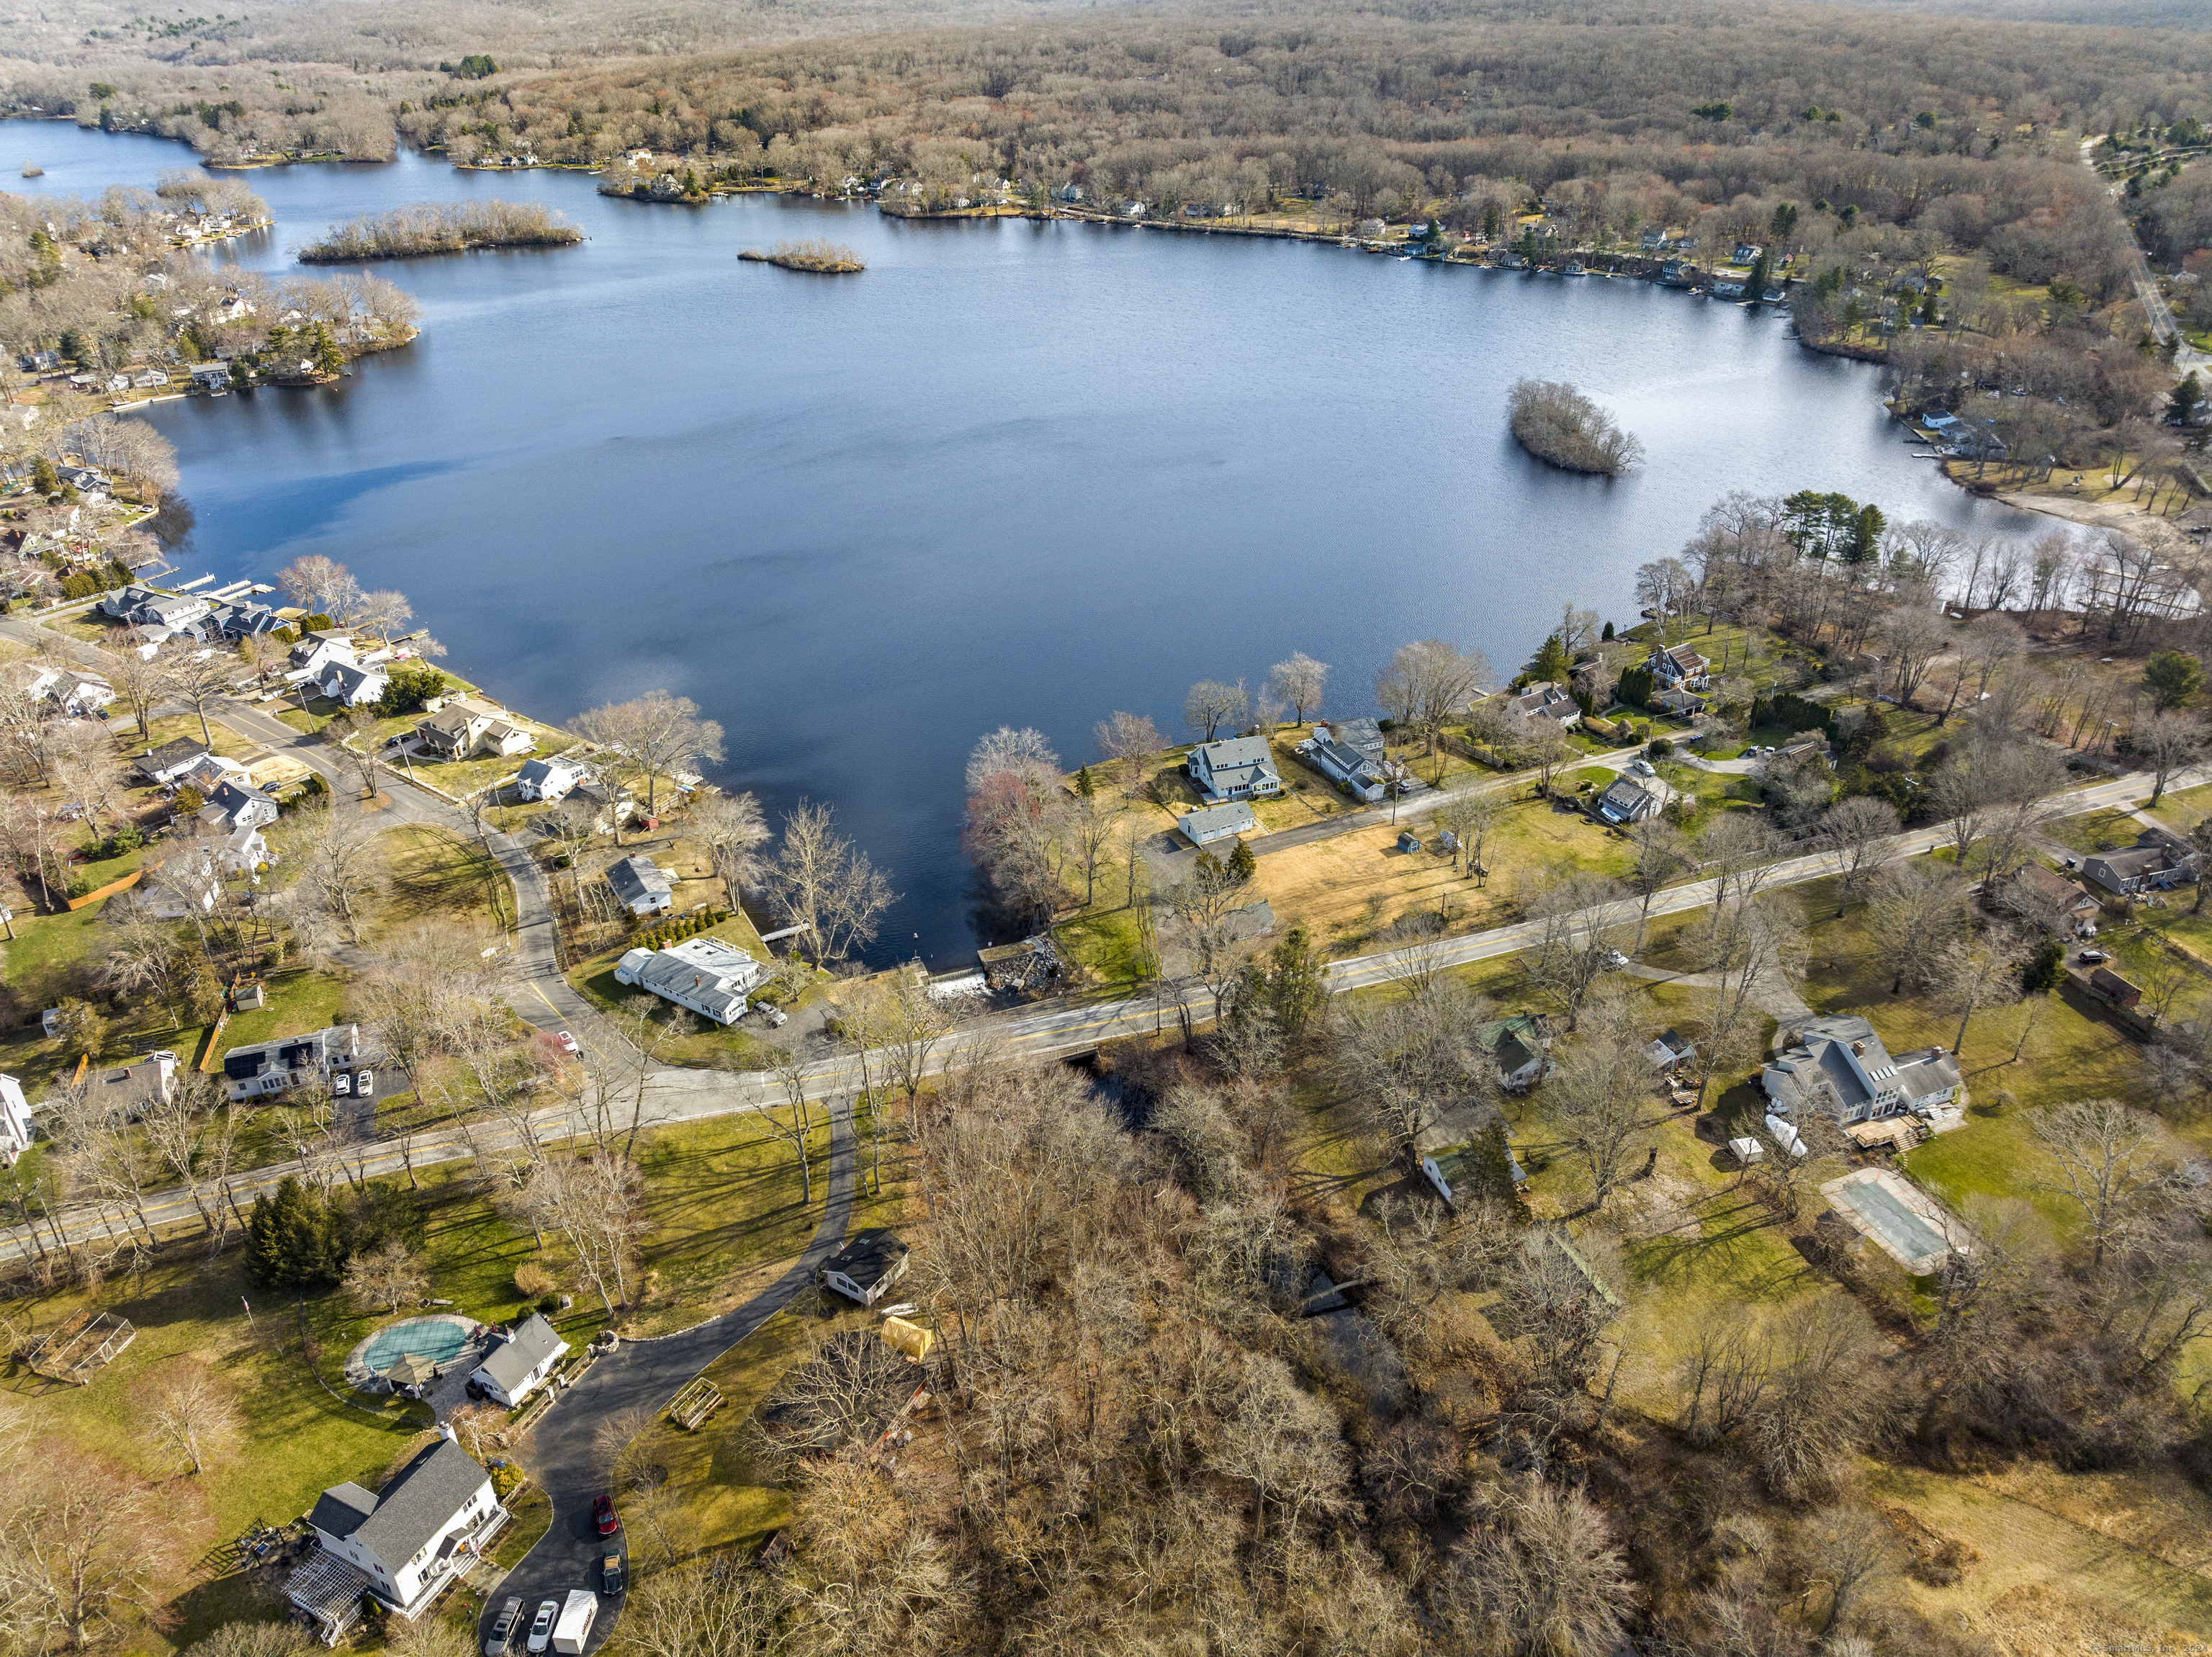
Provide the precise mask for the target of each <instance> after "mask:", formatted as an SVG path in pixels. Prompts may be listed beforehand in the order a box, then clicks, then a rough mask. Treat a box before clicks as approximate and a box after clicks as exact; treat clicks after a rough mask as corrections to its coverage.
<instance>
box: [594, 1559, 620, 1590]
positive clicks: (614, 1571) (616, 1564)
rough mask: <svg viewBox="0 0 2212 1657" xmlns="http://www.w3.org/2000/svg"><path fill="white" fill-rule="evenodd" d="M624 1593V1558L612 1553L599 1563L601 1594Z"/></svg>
mask: <svg viewBox="0 0 2212 1657" xmlns="http://www.w3.org/2000/svg"><path fill="white" fill-rule="evenodd" d="M622 1591H623V1556H621V1555H620V1554H618V1553H611V1554H609V1555H608V1556H606V1557H605V1558H604V1559H602V1560H600V1561H599V1592H600V1593H621V1592H622Z"/></svg>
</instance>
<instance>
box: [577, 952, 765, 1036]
mask: <svg viewBox="0 0 2212 1657" xmlns="http://www.w3.org/2000/svg"><path fill="white" fill-rule="evenodd" d="M767 976H768V968H767V967H766V966H763V965H762V964H761V963H760V962H758V961H757V960H755V959H753V958H752V957H751V956H750V955H748V954H747V953H745V952H744V950H742V949H740V948H738V947H737V945H735V944H733V943H731V942H730V941H728V940H726V939H724V938H686V939H684V941H683V942H682V943H675V944H671V945H669V946H668V947H667V948H665V949H633V950H631V951H630V952H629V953H628V954H626V955H624V956H623V958H622V959H620V960H618V961H617V962H616V963H615V982H616V983H617V984H635V986H636V987H637V988H639V989H640V990H651V991H652V992H653V994H654V995H656V996H659V997H660V998H661V999H662V1000H663V1001H672V1002H675V1003H676V1004H677V1005H678V1007H688V1008H690V1009H691V1010H692V1011H693V1012H695V1013H696V1014H699V1016H700V1017H702V1018H708V1019H712V1020H714V1022H715V1023H717V1024H735V1023H736V1022H737V1021H738V1020H739V1019H741V1018H743V1017H744V1015H745V1005H746V1003H745V997H746V996H749V995H750V994H751V993H752V992H753V990H754V989H755V988H756V987H757V985H758V984H760V981H761V980H762V979H763V978H766V977H767Z"/></svg>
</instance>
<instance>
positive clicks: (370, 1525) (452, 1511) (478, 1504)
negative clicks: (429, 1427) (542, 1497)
mask: <svg viewBox="0 0 2212 1657" xmlns="http://www.w3.org/2000/svg"><path fill="white" fill-rule="evenodd" d="M307 1522H308V1524H310V1525H312V1526H313V1527H314V1530H315V1534H316V1536H317V1538H319V1540H320V1541H321V1543H322V1549H321V1551H320V1552H319V1553H318V1554H316V1555H314V1556H311V1557H310V1558H309V1560H308V1562H307V1563H306V1564H305V1565H303V1566H301V1568H300V1569H299V1570H297V1571H295V1573H294V1574H293V1576H292V1580H291V1581H289V1582H288V1583H287V1584H286V1585H285V1593H286V1596H287V1597H288V1598H289V1599H290V1600H291V1601H292V1603H293V1604H294V1605H297V1606H299V1607H300V1608H301V1610H302V1611H306V1612H307V1614H308V1615H309V1616H311V1617H313V1618H314V1619H315V1621H316V1623H319V1625H320V1626H321V1627H322V1628H323V1630H324V1631H325V1639H326V1640H329V1641H331V1642H335V1641H336V1639H337V1636H338V1635H340V1634H342V1633H343V1631H344V1630H345V1628H346V1627H347V1626H348V1625H349V1623H351V1622H352V1621H353V1619H354V1617H356V1615H357V1614H358V1612H359V1610H360V1605H361V1598H362V1595H363V1594H364V1593H366V1594H370V1595H373V1596H374V1598H375V1599H377V1600H378V1601H379V1602H380V1604H382V1605H385V1606H386V1607H387V1608H389V1609H390V1610H392V1611H396V1612H398V1614H399V1615H400V1616H402V1617H406V1618H408V1619H409V1620H410V1622H411V1621H413V1620H414V1619H415V1618H416V1617H419V1616H421V1615H422V1613H423V1612H424V1611H427V1610H428V1609H429V1607H430V1604H431V1602H432V1601H433V1600H435V1599H436V1598H437V1597H438V1595H439V1593H441V1591H442V1590H443V1589H444V1588H445V1587H446V1585H447V1583H449V1582H452V1581H454V1580H455V1579H456V1578H458V1577H459V1576H460V1575H462V1574H463V1573H464V1572H465V1570H466V1569H468V1567H469V1565H470V1564H471V1563H473V1562H474V1561H475V1560H476V1559H477V1558H478V1557H479V1556H482V1554H483V1551H484V1547H485V1544H487V1543H488V1542H489V1540H490V1539H491V1538H492V1537H493V1536H494V1535H495V1534H496V1533H497V1532H499V1530H500V1528H501V1526H504V1525H505V1524H506V1523H507V1509H506V1508H503V1507H501V1505H500V1502H499V1498H498V1497H497V1496H495V1495H494V1494H493V1493H492V1488H491V1475H490V1474H489V1473H488V1472H486V1471H484V1470H483V1468H482V1467H480V1466H478V1465H477V1463H476V1462H475V1461H474V1460H473V1459H471V1457H470V1456H469V1454H468V1453H467V1452H466V1451H465V1450H463V1449H462V1448H461V1447H460V1446H459V1444H456V1443H455V1442H454V1441H453V1440H452V1439H451V1438H441V1439H440V1440H439V1441H437V1442H436V1443H435V1444H433V1445H430V1446H428V1447H426V1448H425V1449H424V1450H423V1451H422V1453H420V1454H419V1455H417V1456H416V1458H415V1459H413V1460H412V1461H410V1462H409V1463H408V1464H407V1465H405V1466H404V1467H403V1468H401V1469H400V1470H399V1471H398V1472H397V1473H395V1474H393V1475H392V1477H391V1478H390V1479H389V1480H387V1481H386V1483H385V1486H384V1488H383V1489H381V1490H380V1491H376V1492H374V1493H372V1492H370V1491H368V1490H365V1489H362V1487H361V1486H360V1485H358V1484H356V1483H353V1482H352V1481H351V1480H348V1481H347V1482H346V1483H343V1484H333V1485H331V1487H330V1489H326V1490H325V1491H324V1492H323V1493H322V1495H321V1496H318V1497H316V1499H315V1508H314V1511H313V1513H311V1514H308V1515H307Z"/></svg>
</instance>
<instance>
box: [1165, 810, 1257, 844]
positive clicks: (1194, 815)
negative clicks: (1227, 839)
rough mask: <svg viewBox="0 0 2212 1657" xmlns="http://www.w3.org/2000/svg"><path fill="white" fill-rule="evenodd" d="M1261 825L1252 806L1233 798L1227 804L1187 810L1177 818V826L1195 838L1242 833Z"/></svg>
mask: <svg viewBox="0 0 2212 1657" xmlns="http://www.w3.org/2000/svg"><path fill="white" fill-rule="evenodd" d="M1259 825H1260V821H1259V819H1257V818H1256V817H1255V816H1253V814H1252V807H1250V806H1249V805H1248V804H1247V803H1246V802H1245V801H1242V800H1232V801H1230V803H1229V804H1227V805H1225V806H1207V807H1204V808H1202V809H1200V810H1198V811H1187V812H1185V813H1183V814H1182V816H1180V817H1178V818H1176V827H1177V828H1179V829H1181V830H1182V832H1184V833H1185V834H1188V836H1189V837H1190V838H1192V839H1194V840H1195V839H1197V838H1199V837H1200V835H1214V836H1219V835H1221V834H1223V833H1230V834H1242V833H1243V832H1245V831H1246V830H1248V829H1255V828H1257V827H1258V826H1259Z"/></svg>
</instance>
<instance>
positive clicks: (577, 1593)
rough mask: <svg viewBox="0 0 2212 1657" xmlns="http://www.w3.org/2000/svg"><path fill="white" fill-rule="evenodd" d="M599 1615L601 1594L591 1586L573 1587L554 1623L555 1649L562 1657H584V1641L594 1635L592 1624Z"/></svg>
mask: <svg viewBox="0 0 2212 1657" xmlns="http://www.w3.org/2000/svg"><path fill="white" fill-rule="evenodd" d="M598 1617H599V1595H598V1594H596V1593H592V1591H591V1590H590V1589H589V1588H571V1589H569V1590H568V1602H567V1603H566V1604H564V1605H562V1607H561V1617H560V1620H559V1621H557V1622H556V1623H554V1624H553V1649H554V1650H556V1651H557V1652H560V1653H561V1654H562V1657H583V1650H584V1642H585V1641H586V1640H588V1639H590V1638H591V1637H592V1623H593V1622H595V1621H597V1620H598Z"/></svg>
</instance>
